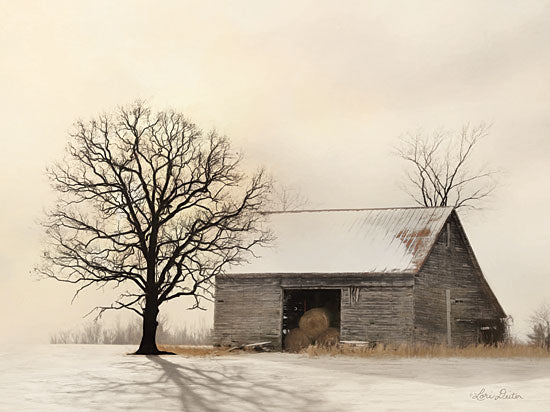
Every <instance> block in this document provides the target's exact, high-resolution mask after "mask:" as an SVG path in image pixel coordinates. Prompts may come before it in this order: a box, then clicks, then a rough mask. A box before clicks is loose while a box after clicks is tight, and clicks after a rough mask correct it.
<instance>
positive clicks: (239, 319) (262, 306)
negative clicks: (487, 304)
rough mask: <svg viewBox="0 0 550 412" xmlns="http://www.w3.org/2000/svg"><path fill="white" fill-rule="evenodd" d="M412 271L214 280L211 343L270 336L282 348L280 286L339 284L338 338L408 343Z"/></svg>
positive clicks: (288, 287) (325, 285)
mask: <svg viewBox="0 0 550 412" xmlns="http://www.w3.org/2000/svg"><path fill="white" fill-rule="evenodd" d="M413 282H414V281H413V276H412V275H408V274H368V275H357V274H354V275H350V274H300V275H297V274H284V275H280V274H258V275H245V276H242V275H235V276H234V277H232V278H219V279H217V281H216V306H215V313H214V344H217V345H224V346H225V345H239V344H245V343H251V342H258V341H273V343H274V345H275V346H276V347H277V348H280V347H281V344H282V342H281V334H282V296H283V290H284V289H339V290H340V291H341V310H340V316H341V320H340V327H341V338H342V339H343V340H363V341H376V342H411V341H412V338H413V294H412V291H413Z"/></svg>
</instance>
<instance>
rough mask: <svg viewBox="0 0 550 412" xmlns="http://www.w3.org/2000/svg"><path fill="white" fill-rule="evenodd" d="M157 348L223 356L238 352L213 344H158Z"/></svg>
mask: <svg viewBox="0 0 550 412" xmlns="http://www.w3.org/2000/svg"><path fill="white" fill-rule="evenodd" d="M158 348H159V349H160V350H164V351H167V352H174V353H175V354H176V355H185V356H223V355H235V354H237V353H239V352H240V351H231V352H230V351H228V349H227V348H215V347H213V346H192V345H158Z"/></svg>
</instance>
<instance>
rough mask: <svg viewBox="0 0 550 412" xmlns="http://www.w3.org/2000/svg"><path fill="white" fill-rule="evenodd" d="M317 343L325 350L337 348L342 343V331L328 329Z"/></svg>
mask: <svg viewBox="0 0 550 412" xmlns="http://www.w3.org/2000/svg"><path fill="white" fill-rule="evenodd" d="M315 343H317V345H319V346H322V347H325V348H328V347H331V346H336V345H338V343H340V331H339V330H338V329H336V328H328V329H327V330H325V331H324V332H322V333H321V334H320V335H319V337H318V338H317V340H316V342H315Z"/></svg>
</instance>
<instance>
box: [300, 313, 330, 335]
mask: <svg viewBox="0 0 550 412" xmlns="http://www.w3.org/2000/svg"><path fill="white" fill-rule="evenodd" d="M299 325H300V329H302V330H303V331H304V333H305V334H306V335H307V336H309V337H310V338H311V339H317V337H318V336H319V335H320V334H321V333H322V332H324V331H325V330H326V329H328V327H329V326H330V313H329V311H328V310H326V309H325V308H314V309H310V310H308V311H307V312H306V313H304V314H303V316H302V317H301V318H300V322H299Z"/></svg>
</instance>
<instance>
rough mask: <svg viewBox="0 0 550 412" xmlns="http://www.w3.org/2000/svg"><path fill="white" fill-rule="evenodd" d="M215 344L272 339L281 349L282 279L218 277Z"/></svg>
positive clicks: (231, 344)
mask: <svg viewBox="0 0 550 412" xmlns="http://www.w3.org/2000/svg"><path fill="white" fill-rule="evenodd" d="M215 299H216V303H215V309H214V336H213V341H214V344H215V345H222V346H233V345H239V344H246V343H254V342H264V341H272V342H274V344H275V345H276V346H277V347H278V348H280V343H281V327H282V324H281V322H282V289H281V286H280V281H279V279H274V278H270V277H265V278H224V277H220V278H218V279H216V295H215Z"/></svg>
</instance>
